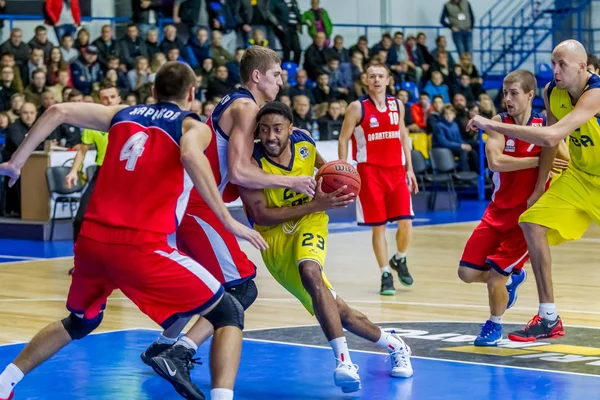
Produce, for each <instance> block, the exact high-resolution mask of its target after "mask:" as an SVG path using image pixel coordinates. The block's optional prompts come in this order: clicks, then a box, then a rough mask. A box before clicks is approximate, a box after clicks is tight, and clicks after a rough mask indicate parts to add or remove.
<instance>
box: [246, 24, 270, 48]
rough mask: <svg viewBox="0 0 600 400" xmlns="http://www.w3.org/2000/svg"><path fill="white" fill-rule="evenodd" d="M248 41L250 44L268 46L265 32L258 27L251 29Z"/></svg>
mask: <svg viewBox="0 0 600 400" xmlns="http://www.w3.org/2000/svg"><path fill="white" fill-rule="evenodd" d="M249 43H250V45H251V46H261V47H269V41H268V40H267V39H265V32H263V30H262V29H258V28H256V29H254V30H252V38H251V39H250V42H249Z"/></svg>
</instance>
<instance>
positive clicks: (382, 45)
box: [369, 33, 392, 62]
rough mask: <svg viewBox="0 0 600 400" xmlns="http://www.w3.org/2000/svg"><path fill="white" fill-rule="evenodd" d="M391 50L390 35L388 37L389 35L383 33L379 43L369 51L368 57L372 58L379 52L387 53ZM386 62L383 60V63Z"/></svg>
mask: <svg viewBox="0 0 600 400" xmlns="http://www.w3.org/2000/svg"><path fill="white" fill-rule="evenodd" d="M391 48H392V35H390V34H389V33H384V34H383V35H381V41H379V43H376V44H375V45H374V46H373V47H372V48H371V51H370V54H369V55H370V56H371V57H374V56H377V55H378V54H379V52H380V51H381V50H385V51H387V52H389V51H390V50H391ZM385 61H386V60H384V62H385Z"/></svg>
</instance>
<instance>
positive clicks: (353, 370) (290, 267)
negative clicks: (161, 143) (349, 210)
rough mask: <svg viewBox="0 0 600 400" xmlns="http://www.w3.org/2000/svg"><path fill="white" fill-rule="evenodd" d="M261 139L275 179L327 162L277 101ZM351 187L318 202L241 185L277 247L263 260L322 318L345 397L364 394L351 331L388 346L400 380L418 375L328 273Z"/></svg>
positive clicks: (262, 115) (406, 355)
mask: <svg viewBox="0 0 600 400" xmlns="http://www.w3.org/2000/svg"><path fill="white" fill-rule="evenodd" d="M257 119H258V136H259V139H260V142H259V143H257V144H256V145H255V148H254V162H255V163H256V165H258V166H259V167H260V168H262V169H263V170H264V171H265V172H268V173H270V174H274V175H287V176H312V174H313V172H314V168H315V167H320V165H321V164H322V163H323V159H322V158H321V156H320V155H319V154H318V153H317V148H316V146H315V142H314V141H313V139H312V138H311V137H310V136H309V135H308V133H307V132H305V131H302V130H300V129H294V127H293V126H292V119H293V115H292V110H291V109H290V108H289V107H288V106H286V105H284V104H282V103H269V104H267V105H265V106H264V107H263V108H262V109H261V110H260V111H259V113H258V116H257ZM345 188H346V187H345V186H344V187H342V188H340V189H338V190H337V191H335V192H333V193H330V194H325V193H323V191H322V190H321V187H320V184H319V185H318V186H317V192H316V194H315V197H314V199H311V198H310V197H308V196H306V195H305V194H303V193H297V192H294V191H292V190H289V189H265V190H256V189H246V188H242V187H241V186H240V187H239V191H240V195H241V197H242V200H243V202H244V205H245V207H246V210H247V213H248V216H249V219H250V222H251V223H252V224H253V225H254V227H255V229H256V230H258V231H260V232H261V234H262V235H263V237H264V239H265V241H266V242H267V244H268V245H269V249H267V250H265V251H263V252H262V257H263V261H264V262H265V265H266V266H267V269H268V270H269V272H270V273H271V274H272V275H273V277H274V278H275V280H277V282H279V283H280V284H281V285H282V286H283V287H284V288H285V289H287V290H288V291H289V292H290V293H291V294H292V295H294V296H295V297H296V298H297V299H298V300H300V302H301V303H302V305H304V307H305V308H306V309H307V310H308V312H309V313H310V314H311V315H315V316H316V317H317V320H318V321H319V324H320V325H321V328H322V329H323V333H324V334H325V336H326V337H327V340H329V343H330V345H331V347H332V349H333V352H334V356H335V358H336V361H337V367H336V369H335V372H334V381H335V384H336V385H337V386H339V387H341V388H342V391H343V392H344V393H350V392H355V391H357V390H359V389H360V377H359V375H358V367H357V366H356V365H354V364H353V363H352V360H351V358H350V353H349V351H348V345H347V343H346V338H345V337H344V332H343V330H342V327H343V328H346V329H347V330H349V331H350V332H352V333H354V334H356V335H358V336H360V337H363V338H365V339H367V340H370V341H371V342H374V343H376V344H377V345H379V346H380V347H382V348H385V349H387V350H388V352H389V353H390V357H391V360H392V372H391V374H392V376H394V377H404V378H408V377H410V376H412V373H413V371H412V367H411V363H410V349H409V348H408V346H407V345H406V344H405V343H404V342H403V340H402V339H401V338H400V337H399V336H398V335H395V334H394V333H389V332H384V331H383V330H381V329H380V328H379V327H377V326H376V325H375V324H373V323H372V322H371V321H369V320H368V318H367V317H366V316H365V315H364V314H362V313H361V312H359V311H357V310H354V309H352V308H350V307H348V305H347V304H346V303H345V302H344V300H342V299H341V298H340V297H339V296H336V294H335V292H333V288H332V286H331V284H330V283H329V281H328V280H327V278H326V277H325V275H324V273H323V267H324V265H325V255H326V248H327V235H328V229H327V224H328V222H329V218H328V217H327V214H325V212H324V211H325V210H327V209H330V208H339V207H345V206H346V205H348V204H349V203H350V202H351V201H352V200H353V197H354V196H353V195H352V194H350V195H341V193H342V191H343V190H344V189H345Z"/></svg>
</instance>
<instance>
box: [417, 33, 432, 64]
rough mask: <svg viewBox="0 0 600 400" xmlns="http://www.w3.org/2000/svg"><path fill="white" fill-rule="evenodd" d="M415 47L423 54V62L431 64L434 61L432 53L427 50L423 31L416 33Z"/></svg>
mask: <svg viewBox="0 0 600 400" xmlns="http://www.w3.org/2000/svg"><path fill="white" fill-rule="evenodd" d="M417 47H418V48H419V51H420V52H421V54H422V55H423V60H424V61H425V64H429V65H432V64H433V63H434V62H435V59H434V58H433V55H432V54H431V53H430V52H429V48H427V36H426V35H425V33H423V32H419V33H418V34H417Z"/></svg>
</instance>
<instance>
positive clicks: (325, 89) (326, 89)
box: [312, 71, 336, 105]
mask: <svg viewBox="0 0 600 400" xmlns="http://www.w3.org/2000/svg"><path fill="white" fill-rule="evenodd" d="M312 92H313V97H314V99H315V105H319V104H322V103H329V102H330V101H333V100H336V94H335V93H334V91H333V90H332V89H331V86H329V75H327V72H323V71H321V73H319V75H318V77H317V86H315V87H314V88H312Z"/></svg>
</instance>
